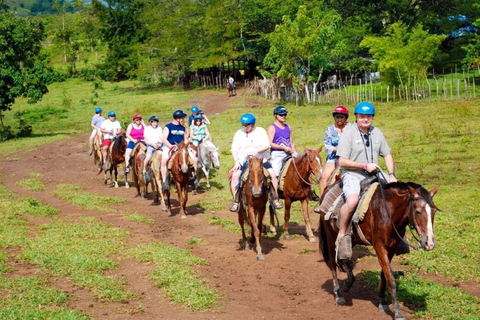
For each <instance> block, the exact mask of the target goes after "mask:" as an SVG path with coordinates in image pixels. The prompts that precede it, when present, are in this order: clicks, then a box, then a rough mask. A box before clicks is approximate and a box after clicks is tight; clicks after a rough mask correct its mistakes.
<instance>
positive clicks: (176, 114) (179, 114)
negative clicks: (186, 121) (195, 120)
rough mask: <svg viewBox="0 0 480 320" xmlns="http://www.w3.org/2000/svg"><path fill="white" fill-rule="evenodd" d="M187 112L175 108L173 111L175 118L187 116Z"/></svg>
mask: <svg viewBox="0 0 480 320" xmlns="http://www.w3.org/2000/svg"><path fill="white" fill-rule="evenodd" d="M186 116H187V114H186V113H185V112H183V110H175V112H174V113H173V119H179V118H185V117H186Z"/></svg>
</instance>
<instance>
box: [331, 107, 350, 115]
mask: <svg viewBox="0 0 480 320" xmlns="http://www.w3.org/2000/svg"><path fill="white" fill-rule="evenodd" d="M336 114H342V115H344V116H346V117H347V118H348V109H347V108H346V107H345V106H342V105H338V106H336V107H335V108H334V109H333V112H332V115H333V116H334V117H335V115H336Z"/></svg>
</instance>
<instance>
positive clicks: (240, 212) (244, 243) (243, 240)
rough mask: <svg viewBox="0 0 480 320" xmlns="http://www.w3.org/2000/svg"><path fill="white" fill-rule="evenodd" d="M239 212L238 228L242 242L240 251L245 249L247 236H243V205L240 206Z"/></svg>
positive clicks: (244, 213)
mask: <svg viewBox="0 0 480 320" xmlns="http://www.w3.org/2000/svg"><path fill="white" fill-rule="evenodd" d="M240 206H241V207H240V210H239V211H238V223H239V224H240V227H241V228H242V242H241V244H240V247H241V248H242V250H246V249H247V236H246V234H245V215H246V212H245V210H244V209H243V205H242V204H240Z"/></svg>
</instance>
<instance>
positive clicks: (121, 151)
mask: <svg viewBox="0 0 480 320" xmlns="http://www.w3.org/2000/svg"><path fill="white" fill-rule="evenodd" d="M109 150H110V154H109V155H108V156H107V158H108V162H109V163H110V168H109V169H106V170H105V179H104V181H105V184H107V181H108V177H107V171H109V170H110V181H112V184H113V185H114V186H115V188H118V182H117V176H118V170H117V167H118V165H119V164H122V166H123V170H124V174H125V188H127V189H128V188H130V185H129V184H128V173H127V172H125V168H126V167H127V165H128V164H126V163H125V151H126V150H127V140H126V139H125V137H124V136H123V135H119V136H118V137H117V138H115V139H114V140H113V146H112V147H111V148H110V149H109ZM113 171H115V180H113V177H112V172H113Z"/></svg>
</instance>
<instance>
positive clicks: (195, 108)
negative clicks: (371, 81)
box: [187, 106, 200, 127]
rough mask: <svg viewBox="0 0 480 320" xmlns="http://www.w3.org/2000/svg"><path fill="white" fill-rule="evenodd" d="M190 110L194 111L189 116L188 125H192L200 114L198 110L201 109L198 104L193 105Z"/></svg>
mask: <svg viewBox="0 0 480 320" xmlns="http://www.w3.org/2000/svg"><path fill="white" fill-rule="evenodd" d="M190 111H192V114H191V115H190V116H188V123H187V127H190V126H191V125H192V124H193V118H194V117H195V116H196V115H198V111H200V109H199V108H198V107H197V106H193V107H192V108H191V109H190Z"/></svg>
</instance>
